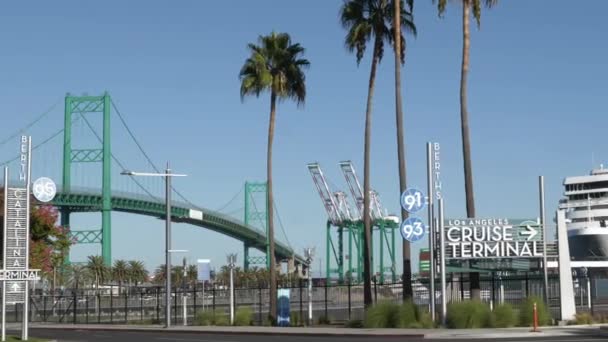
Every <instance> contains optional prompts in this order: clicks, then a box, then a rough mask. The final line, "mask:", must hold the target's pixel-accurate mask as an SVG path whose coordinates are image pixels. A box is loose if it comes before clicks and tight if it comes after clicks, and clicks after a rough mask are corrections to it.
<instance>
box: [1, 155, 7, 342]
mask: <svg viewBox="0 0 608 342" xmlns="http://www.w3.org/2000/svg"><path fill="white" fill-rule="evenodd" d="M7 225H8V167H4V233H3V235H2V236H4V237H5V238H4V239H3V240H4V241H3V244H4V246H3V248H2V250H3V251H4V253H3V254H2V255H3V259H4V260H3V262H2V268H3V270H6V240H7V239H6V227H7ZM4 341H6V281H4V280H3V281H2V342H4Z"/></svg>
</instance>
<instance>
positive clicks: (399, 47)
mask: <svg viewBox="0 0 608 342" xmlns="http://www.w3.org/2000/svg"><path fill="white" fill-rule="evenodd" d="M405 5H406V6H407V8H405V7H404V3H403V0H393V6H394V7H393V32H394V35H393V41H394V42H395V44H393V45H394V51H395V115H396V126H397V159H398V161H399V189H400V190H401V191H399V194H400V195H401V193H403V192H404V191H405V189H406V188H407V178H406V176H407V173H406V167H405V138H404V133H403V105H402V103H401V64H404V63H405V37H404V36H403V35H402V33H401V25H404V26H405V27H407V28H406V30H409V31H410V32H412V33H413V34H414V35H416V26H415V25H414V18H413V8H414V0H407V2H406V3H405ZM402 43H403V44H402ZM429 196H430V194H429ZM407 216H408V215H407V211H406V210H405V209H404V208H401V220H402V221H405V219H407ZM402 254H403V281H402V284H403V300H404V301H406V300H408V299H411V298H412V296H413V291H412V283H411V279H412V263H411V250H410V242H409V241H408V240H406V239H403V244H402Z"/></svg>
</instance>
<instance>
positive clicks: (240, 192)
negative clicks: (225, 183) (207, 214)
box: [215, 188, 243, 212]
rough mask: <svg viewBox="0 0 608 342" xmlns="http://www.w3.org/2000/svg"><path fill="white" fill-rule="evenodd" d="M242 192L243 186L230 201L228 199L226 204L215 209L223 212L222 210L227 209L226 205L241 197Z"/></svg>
mask: <svg viewBox="0 0 608 342" xmlns="http://www.w3.org/2000/svg"><path fill="white" fill-rule="evenodd" d="M242 193H243V188H241V190H240V191H239V192H237V193H236V195H234V196H233V197H232V199H231V200H230V201H228V202H227V203H226V204H224V205H223V206H222V207H221V208H219V209H215V211H219V212H222V210H224V209H226V207H228V206H229V205H230V204H232V202H234V200H235V199H236V198H237V197H239V196H240V195H241V194H242Z"/></svg>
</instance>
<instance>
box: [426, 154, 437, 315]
mask: <svg viewBox="0 0 608 342" xmlns="http://www.w3.org/2000/svg"><path fill="white" fill-rule="evenodd" d="M426 162H427V165H426V176H427V194H428V197H429V204H428V216H429V221H428V222H429V277H430V293H429V300H430V305H431V320H433V322H435V225H434V217H433V198H434V197H435V195H434V192H433V143H431V142H427V143H426Z"/></svg>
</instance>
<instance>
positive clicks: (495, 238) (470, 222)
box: [445, 219, 543, 259]
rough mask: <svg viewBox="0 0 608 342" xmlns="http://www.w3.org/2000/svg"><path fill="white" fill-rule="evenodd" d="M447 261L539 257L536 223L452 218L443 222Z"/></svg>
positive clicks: (536, 221) (540, 252) (534, 221)
mask: <svg viewBox="0 0 608 342" xmlns="http://www.w3.org/2000/svg"><path fill="white" fill-rule="evenodd" d="M445 237H446V239H445V254H446V258H448V259H488V258H491V259H496V258H540V257H542V256H543V244H542V237H543V232H542V228H541V226H540V224H539V222H538V220H513V219H460V220H458V219H455V220H452V219H450V220H447V221H446V222H445Z"/></svg>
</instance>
